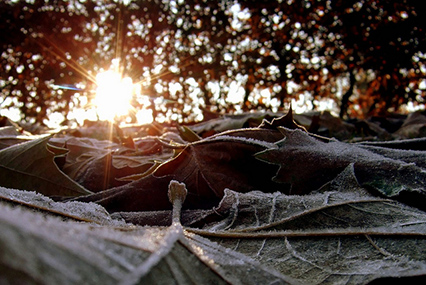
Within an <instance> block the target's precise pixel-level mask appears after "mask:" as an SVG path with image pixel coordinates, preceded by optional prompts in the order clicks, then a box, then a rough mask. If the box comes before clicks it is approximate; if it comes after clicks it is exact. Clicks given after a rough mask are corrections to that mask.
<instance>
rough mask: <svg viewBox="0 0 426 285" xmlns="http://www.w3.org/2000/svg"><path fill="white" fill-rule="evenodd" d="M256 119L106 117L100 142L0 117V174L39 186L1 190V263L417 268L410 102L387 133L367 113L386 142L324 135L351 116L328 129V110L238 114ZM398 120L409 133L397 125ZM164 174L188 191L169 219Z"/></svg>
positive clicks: (318, 273)
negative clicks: (190, 121)
mask: <svg viewBox="0 0 426 285" xmlns="http://www.w3.org/2000/svg"><path fill="white" fill-rule="evenodd" d="M256 116H257V117H256ZM267 116H269V115H266V116H265V115H262V116H258V115H246V116H240V117H238V118H233V119H235V120H234V121H232V120H231V119H230V118H231V117H228V118H226V120H222V121H220V119H215V120H212V121H207V122H204V123H202V124H199V125H194V126H189V127H182V126H175V127H173V126H172V127H170V126H169V127H165V126H159V125H156V126H146V127H144V128H138V129H126V130H124V131H117V129H116V131H115V132H116V133H115V134H113V135H112V139H110V140H99V133H100V134H102V131H100V130H101V127H98V128H97V130H98V133H97V134H96V136H97V138H94V137H90V136H91V135H90V134H91V132H87V131H85V129H82V130H81V131H79V136H80V137H78V136H75V132H74V133H73V134H74V135H71V132H68V133H65V134H64V133H62V134H57V135H55V136H54V137H49V136H48V137H46V136H45V137H40V138H33V137H31V138H27V139H25V140H27V142H23V143H17V142H21V140H20V139H16V141H15V142H16V143H17V144H14V141H13V136H15V135H16V137H18V136H21V135H19V134H14V133H11V129H10V128H9V127H8V128H9V129H5V130H0V136H1V134H2V131H4V134H5V135H4V136H7V137H8V140H9V141H8V144H9V145H8V146H6V147H4V148H3V149H2V150H0V167H1V168H2V172H1V174H0V185H2V186H5V187H9V188H15V189H22V190H28V191H36V192H38V193H41V194H37V193H34V192H26V191H19V190H12V189H6V188H0V211H1V215H0V217H1V221H0V227H1V229H2V231H1V233H0V244H1V246H2V249H1V250H2V252H5V254H4V255H2V257H1V258H0V272H7V274H6V275H4V276H5V277H4V278H6V279H5V280H7V281H14V282H15V281H16V280H18V279H17V278H21V280H22V281H25V282H29V283H36V282H42V283H46V282H55V283H59V282H60V283H64V282H66V283H71V284H73V283H81V282H82V281H85V283H89V284H90V283H99V282H102V283H107V284H108V283H117V282H121V283H123V284H135V283H137V282H151V283H155V282H158V283H161V282H167V283H170V282H171V281H173V280H174V281H175V282H178V283H179V282H180V283H181V284H187V283H190V282H195V283H199V281H200V280H203V281H204V282H208V283H215V284H216V283H217V284H221V283H232V284H259V283H274V282H275V283H276V284H281V283H282V284H288V283H290V284H295V283H304V284H305V283H309V284H322V283H348V284H366V283H369V282H372V281H373V280H374V281H379V282H380V280H381V279H383V280H388V279H392V278H411V279H410V280H413V278H415V279H416V280H417V279H418V280H423V276H425V275H426V262H425V261H426V251H424V250H423V249H424V248H426V244H425V241H426V239H425V236H426V212H425V210H426V195H425V193H426V192H425V191H426V185H425V184H426V174H425V173H426V171H425V168H426V162H425V161H426V153H425V151H424V139H423V138H422V137H421V129H422V127H423V126H420V124H421V122H422V120H420V119H419V118H421V117H419V116H420V115H419V114H416V115H410V116H409V117H408V118H407V119H406V120H405V121H404V122H401V123H399V128H394V130H393V132H388V131H384V129H383V128H381V127H380V126H379V125H377V124H375V123H373V122H371V121H369V122H367V121H365V122H364V123H365V124H366V125H364V128H363V130H364V132H366V130H367V127H366V126H368V129H369V130H370V131H371V130H372V129H374V130H375V131H376V134H379V133H381V134H384V133H385V132H387V136H388V138H391V137H393V139H394V140H391V141H379V136H376V139H377V140H376V141H371V140H370V141H363V140H360V139H356V138H355V137H352V138H351V139H350V140H351V141H353V142H348V141H342V140H337V139H336V138H327V137H324V136H322V135H324V132H325V131H324V130H328V132H329V133H330V134H342V131H343V130H347V131H348V130H350V129H352V127H354V126H355V125H358V126H359V125H362V124H360V123H359V122H357V123H356V124H355V123H354V124H352V123H343V122H341V124H340V127H336V126H338V125H339V124H336V121H335V120H334V123H333V124H331V123H330V124H331V125H329V126H328V128H326V127H325V123H324V122H323V121H321V120H323V119H324V116H326V115H321V116H323V117H322V119H321V116H317V117H315V116H316V115H314V116H308V115H296V116H294V117H293V116H292V114H291V112H289V114H288V115H286V116H284V117H281V118H278V117H275V118H272V117H268V120H264V121H263V122H262V123H261V124H259V126H258V127H254V126H252V125H250V124H252V123H253V122H257V123H259V121H261V119H264V118H265V117H267ZM416 117H417V118H416ZM412 118H416V120H412ZM410 120H411V122H413V121H414V122H417V123H416V124H413V123H409V122H410ZM230 121H232V124H230V123H229V122H230ZM296 121H297V122H296ZM329 121H330V122H331V121H333V120H331V119H330V120H329ZM321 122H322V123H321ZM419 122H420V123H419ZM246 123H248V125H246ZM382 125H386V124H385V123H383V121H382ZM414 125H417V126H416V127H413V126H414ZM407 126H411V127H410V128H411V130H418V132H417V135H416V136H417V137H416V138H410V137H411V136H412V134H413V133H412V132H409V133H410V134H409V135H408V137H407V136H405V135H404V136H402V135H401V133H403V131H402V130H404V128H405V129H406V130H407ZM152 128H154V129H155V132H154V133H153V129H152ZM234 128H236V129H234ZM306 129H308V130H314V129H317V134H314V133H311V132H308V131H306ZM380 129H381V130H382V131H380ZM318 130H322V131H318ZM336 130H338V131H336ZM85 132H86V135H84V136H82V134H85ZM105 132H106V130H105ZM207 132H208V133H209V134H208V135H207ZM355 134H356V132H355ZM370 134H372V133H371V132H370ZM11 137H12V140H10V139H11ZM132 137H133V138H132ZM103 138H105V137H103ZM395 139H397V140H395ZM3 170H4V171H3ZM3 173H4V174H3ZM171 181H179V182H180V183H182V184H181V185H184V186H185V189H187V196H186V199H185V202H184V203H183V210H182V213H181V215H179V217H178V220H179V221H180V222H178V223H176V220H175V219H176V217H174V218H172V216H173V214H172V210H171V209H172V204H171V203H170V201H169V195H168V189H169V187H170V185H171ZM46 196H50V197H51V198H47V197H46ZM51 199H54V200H56V202H55V201H53V200H51ZM104 209H105V210H106V211H105V210H104ZM34 210H36V213H34ZM58 216H59V218H58ZM172 220H173V221H175V222H173V223H172ZM129 223H132V224H129ZM180 223H182V225H183V226H184V227H183V228H182V226H180ZM135 225H136V226H135ZM170 225H171V226H170ZM47 233H48V234H47ZM35 244H38V248H37V249H36V250H34V249H33V247H34V245H35ZM29 251H31V252H32V253H31V255H28V254H27V252H29ZM11 256H14V257H16V258H14V259H13V260H11V259H10V257H11ZM54 256H56V257H54ZM35 264H38V265H40V266H35ZM195 267H196V268H197V270H195V269H193V268H195ZM194 270H195V271H197V272H199V275H197V274H194ZM18 272H24V273H25V274H24V275H22V276H23V277H18V275H19V274H18ZM42 272H45V274H44V275H43V274H42ZM93 272H97V274H93ZM160 272H161V273H160ZM248 272H249V273H248ZM15 273H16V274H15ZM2 276H3V274H2ZM2 278H3V277H2ZM207 280H208V281H207ZM275 283H274V284H275Z"/></svg>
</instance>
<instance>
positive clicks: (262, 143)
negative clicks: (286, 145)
mask: <svg viewBox="0 0 426 285" xmlns="http://www.w3.org/2000/svg"><path fill="white" fill-rule="evenodd" d="M207 141H230V142H242V143H247V144H251V145H258V146H262V147H264V148H267V149H277V148H278V146H277V145H276V144H275V143H270V142H266V141H262V140H257V139H253V138H246V137H237V136H227V135H220V136H216V137H212V138H208V139H207ZM200 142H203V141H200Z"/></svg>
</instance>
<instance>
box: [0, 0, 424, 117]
mask: <svg viewBox="0 0 426 285" xmlns="http://www.w3.org/2000/svg"><path fill="white" fill-rule="evenodd" d="M0 11H1V12H0V13H1V20H0V27H1V29H2V34H3V35H4V36H3V39H2V40H1V66H0V86H1V90H2V91H1V96H0V105H1V115H8V116H11V117H12V116H13V117H14V119H15V120H24V121H28V122H44V123H48V122H50V123H52V122H56V123H61V122H68V121H71V122H72V121H78V122H80V123H81V120H82V119H85V118H88V119H92V120H96V119H116V120H121V121H123V122H149V121H150V120H152V119H155V120H157V121H165V120H174V121H179V122H192V121H200V120H202V119H203V114H204V113H205V112H219V113H225V112H226V113H228V112H231V113H232V112H237V113H238V112H243V111H251V110H272V111H280V110H287V109H288V107H289V106H290V104H293V108H296V109H297V108H299V110H300V111H309V110H321V109H325V108H327V109H333V110H334V111H335V112H336V113H337V114H338V115H340V116H341V117H342V118H350V117H367V116H372V115H386V114H388V113H389V112H396V111H404V110H406V108H407V106H408V107H411V108H413V109H416V108H419V109H422V108H424V99H425V96H426V66H425V63H426V32H425V28H426V27H425V25H426V22H425V20H424V19H425V18H426V15H425V13H426V10H425V9H423V5H422V3H421V1H414V0H405V1H398V2H395V1H390V0H389V1H385V0H371V1H368V0H360V1H321V0H319V1H312V0H311V1H308V0H306V1H291V0H288V1H269V0H266V1H260V2H259V1H243V0H240V1H203V0H190V1H181V0H176V1H166V0H163V1H160V0H152V1H149V0H145V1H95V0H86V1H82V0H80V1H77V0H70V1H32V0H27V1H11V0H10V1H2V2H1V3H0ZM107 72H110V73H111V72H113V73H114V74H116V78H115V79H110V80H106V82H109V83H108V84H110V85H107V86H104V85H102V84H103V83H102V84H101V82H100V80H99V78H101V77H102V74H105V73H107ZM104 77H105V76H104ZM111 78H114V77H111ZM114 80H116V81H117V84H118V86H121V87H119V88H116V87H113V86H112V85H111V82H113V81H114ZM125 82H127V85H126V84H125ZM120 84H121V85H120ZM100 90H111V92H110V93H111V96H110V97H108V98H109V99H105V98H106V97H103V98H104V99H102V100H100V99H99V96H100ZM104 92H105V91H104ZM108 100H109V101H108ZM101 101H102V102H104V103H105V102H107V101H108V102H109V103H108V104H107V105H108V106H109V107H108V108H112V109H111V110H115V109H118V105H121V104H123V102H124V105H126V104H128V105H129V106H131V107H130V112H129V113H128V114H125V113H126V112H124V113H117V114H115V113H114V114H113V115H114V116H115V118H114V116H112V117H109V118H105V116H103V115H102V108H103V107H101V105H102V104H99V102H101ZM104 105H105V104H104ZM114 106H115V107H117V108H115V107H114ZM18 111H19V112H18ZM104 111H105V110H104ZM112 112H113V111H110V112H109V114H111V113H112ZM114 112H115V111H114Z"/></svg>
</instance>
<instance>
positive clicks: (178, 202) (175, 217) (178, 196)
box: [167, 180, 188, 225]
mask: <svg viewBox="0 0 426 285" xmlns="http://www.w3.org/2000/svg"><path fill="white" fill-rule="evenodd" d="M167 194H168V196H169V201H170V203H172V204H173V214H172V224H175V225H176V224H178V225H180V224H181V223H180V213H181V210H182V204H183V202H184V201H185V198H186V195H187V194H188V190H187V189H186V185H185V184H184V183H179V182H178V181H176V180H172V181H170V183H169V191H168V193H167Z"/></svg>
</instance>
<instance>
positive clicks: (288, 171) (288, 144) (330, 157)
mask: <svg viewBox="0 0 426 285" xmlns="http://www.w3.org/2000/svg"><path fill="white" fill-rule="evenodd" d="M280 131H281V132H282V133H283V135H284V136H285V138H284V139H283V140H282V141H281V142H278V143H277V145H278V146H279V148H275V149H274V148H272V149H267V150H265V151H262V152H260V153H258V154H257V155H256V157H257V158H258V159H260V160H262V161H265V162H269V163H273V164H278V165H280V169H279V170H278V172H277V173H276V176H275V177H274V180H275V181H277V182H282V183H287V184H289V185H291V189H290V193H293V194H297V193H299V194H300V193H309V192H310V191H313V190H316V189H319V188H320V187H321V186H322V185H324V184H326V183H327V182H329V181H331V180H332V179H333V178H335V177H336V176H337V175H338V174H339V173H340V172H341V171H343V170H344V169H345V168H346V167H347V166H348V165H350V164H353V165H354V169H355V176H356V178H357V181H358V182H359V183H360V185H362V186H365V187H369V188H370V189H371V190H372V191H375V192H377V193H379V194H381V195H383V196H386V197H392V198H396V199H400V200H403V201H404V202H405V203H408V204H411V205H415V206H417V207H421V208H423V209H424V208H425V205H426V195H425V194H426V192H425V191H426V172H425V171H424V169H423V168H421V167H419V166H417V165H416V164H415V163H413V160H410V161H409V162H405V161H402V160H397V159H392V158H390V157H386V156H384V155H380V154H378V153H375V152H372V151H369V150H367V149H365V148H361V147H358V146H357V145H352V144H348V143H342V142H339V141H337V140H323V139H318V138H317V137H313V136H311V135H309V134H308V133H307V132H303V131H301V130H298V129H296V130H290V129H286V128H280ZM419 160H421V158H420V159H419ZM231 189H232V188H231Z"/></svg>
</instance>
